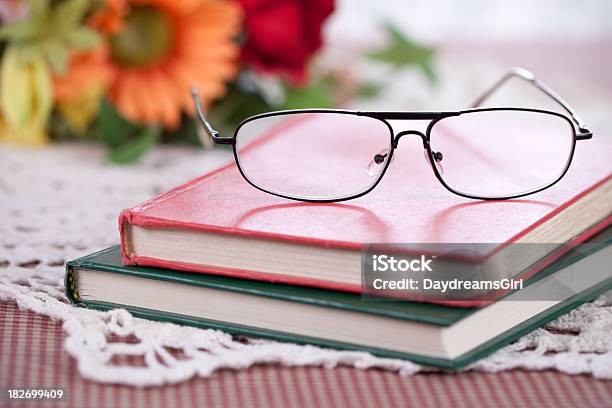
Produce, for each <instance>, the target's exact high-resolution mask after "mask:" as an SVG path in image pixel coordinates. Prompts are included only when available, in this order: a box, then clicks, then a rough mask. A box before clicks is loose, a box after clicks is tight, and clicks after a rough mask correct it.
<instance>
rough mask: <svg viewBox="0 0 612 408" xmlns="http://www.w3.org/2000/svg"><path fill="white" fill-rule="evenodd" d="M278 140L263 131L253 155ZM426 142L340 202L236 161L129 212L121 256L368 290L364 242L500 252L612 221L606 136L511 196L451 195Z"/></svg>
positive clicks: (566, 237)
mask: <svg viewBox="0 0 612 408" xmlns="http://www.w3.org/2000/svg"><path fill="white" fill-rule="evenodd" d="M278 140H279V138H278V137H271V138H264V139H262V140H261V141H259V142H258V143H257V144H255V145H253V146H251V147H250V149H251V152H253V151H255V150H256V149H262V148H264V147H266V146H267V145H268V144H269V143H277V141H278ZM487 148H489V149H494V148H495V147H494V144H493V145H492V146H491V147H489V146H488V147H487ZM422 149H423V147H422V143H421V141H420V140H419V139H418V138H413V139H410V138H403V139H402V140H401V146H399V148H398V149H397V150H396V153H395V154H394V161H393V162H392V163H391V164H390V166H389V168H388V170H387V172H386V173H385V176H384V178H383V179H382V180H381V182H380V183H379V184H378V185H377V186H376V188H375V189H374V190H372V191H371V192H369V193H368V194H366V195H364V196H361V197H359V198H356V199H354V200H350V201H346V202H342V203H332V204H316V203H315V204H313V203H303V202H294V201H290V200H287V199H284V198H280V197H276V196H273V195H270V194H266V193H264V192H262V191H259V190H257V189H255V188H254V187H252V186H251V185H249V184H248V183H247V181H245V180H244V179H243V177H242V176H241V174H240V172H239V170H238V168H237V166H236V164H235V163H234V162H232V163H230V164H228V165H226V166H223V167H221V168H218V169H216V170H214V171H212V172H210V173H207V174H205V175H203V176H201V177H198V178H196V179H194V180H191V181H189V182H187V183H185V184H183V185H181V186H178V187H176V188H173V189H171V190H170V191H167V192H165V193H162V194H160V195H158V196H156V197H154V198H152V199H150V200H147V201H146V202H144V203H142V204H140V205H137V206H135V207H133V208H130V209H126V210H124V211H123V212H122V213H121V215H120V218H119V228H120V232H121V246H122V254H123V261H124V263H125V264H126V265H142V266H156V267H161V268H169V269H175V270H183V271H190V272H202V273H208V274H216V275H226V276H234V277H240V278H247V279H255V280H264V281H268V282H281V283H287V284H296V285H306V286H314V287H321V288H328V289H334V290H342V291H349V292H359V291H360V290H361V249H362V247H363V245H364V244H367V243H378V244H385V243H407V244H417V245H418V244H423V243H483V244H494V246H493V248H492V249H491V250H494V249H495V246H499V247H502V246H504V245H508V244H511V243H520V244H523V243H526V244H529V243H562V244H566V243H570V244H576V243H579V242H581V241H583V240H585V239H587V238H588V237H589V236H592V235H593V234H595V233H597V232H598V231H600V230H602V229H603V228H605V227H606V226H608V225H610V223H611V220H612V217H611V215H610V214H611V212H612V177H611V165H610V152H611V151H612V143H611V141H610V140H608V139H607V138H604V137H594V138H593V139H592V140H588V141H584V142H581V143H578V144H577V145H576V151H575V154H574V158H573V161H572V165H571V167H570V168H569V171H568V172H567V174H566V175H565V176H564V177H563V178H562V179H561V180H560V181H559V182H558V183H556V184H555V185H553V186H552V187H550V188H549V189H547V190H544V191H541V192H540V193H537V194H534V195H532V196H529V197H525V198H523V199H514V200H506V201H476V200H470V199H466V198H463V197H460V196H457V195H454V194H452V193H451V192H449V191H448V190H446V189H445V188H444V187H443V186H442V185H441V184H440V183H439V182H438V180H437V179H436V177H435V176H434V173H433V171H432V168H431V167H430V164H429V163H428V162H427V161H426V160H424V159H423V157H422ZM486 153H487V154H488V155H490V156H491V157H494V156H495V151H489V150H487V152H486ZM291 154H293V155H299V154H301V152H299V151H293V152H291ZM258 157H259V156H258ZM548 159H549V158H547V157H542V158H541V160H543V161H545V160H548ZM262 160H265V159H262ZM334 165H336V164H334V163H329V166H334ZM469 165H470V162H469V159H466V166H469ZM364 171H365V168H364ZM307 176H308V175H304V177H307ZM338 182H339V183H340V182H342V181H341V180H339V181H338ZM569 246H571V245H569ZM490 248H491V247H490ZM527 266H529V265H525V267H527ZM535 272H537V268H531V270H530V273H531V274H533V273H535Z"/></svg>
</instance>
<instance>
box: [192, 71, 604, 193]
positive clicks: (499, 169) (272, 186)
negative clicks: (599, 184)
mask: <svg viewBox="0 0 612 408" xmlns="http://www.w3.org/2000/svg"><path fill="white" fill-rule="evenodd" d="M514 77H516V78H520V79H522V80H525V81H528V82H529V83H530V84H532V85H534V86H535V87H537V88H538V89H539V90H541V91H542V92H544V93H545V94H546V95H548V96H549V97H550V98H552V99H553V100H554V101H555V102H556V103H557V104H559V105H560V107H561V108H562V109H563V110H564V111H565V113H566V114H560V113H556V112H552V111H548V110H541V109H531V108H516V107H486V108H483V107H480V106H482V104H483V103H484V102H485V101H486V100H487V99H488V98H489V97H490V96H491V95H492V94H493V93H494V92H495V91H496V90H497V89H499V88H500V87H501V86H502V85H503V84H504V83H506V82H507V81H508V80H509V79H511V78H514ZM192 96H193V100H194V103H195V106H196V111H197V114H198V117H199V122H200V125H201V128H200V129H199V130H200V131H201V134H202V135H205V136H206V137H208V138H210V139H211V140H212V142H214V143H216V144H226V145H231V146H232V147H233V151H234V158H235V160H236V164H237V165H238V169H239V171H240V173H241V174H242V176H243V177H244V178H245V179H246V181H247V182H248V183H249V184H251V185H252V186H253V187H255V188H257V189H259V190H262V191H264V192H267V193H270V194H273V195H276V196H280V197H284V198H288V199H292V200H298V201H307V202H319V203H323V202H338V201H345V200H350V199H353V198H357V197H360V196H363V195H364V194H367V193H369V192H370V191H372V190H373V189H374V188H375V187H376V186H377V185H378V183H379V182H380V180H381V179H382V177H383V176H384V175H385V172H386V171H387V169H388V168H389V165H390V164H391V161H392V159H393V154H394V152H395V150H396V149H397V148H398V142H399V141H400V139H401V138H402V137H403V136H407V135H414V136H419V137H420V138H421V140H422V142H423V148H424V155H425V159H426V160H427V162H428V165H429V166H430V167H431V168H432V170H433V173H434V175H435V177H436V178H437V179H438V180H439V181H440V183H442V185H443V186H444V187H445V188H446V189H447V190H449V191H450V192H452V193H455V194H458V195H460V196H463V197H467V198H473V199H482V200H506V199H511V198H517V197H522V196H526V195H529V194H534V193H537V192H538V191H542V190H544V189H546V188H549V187H550V186H552V185H554V184H555V183H557V182H558V181H559V180H560V179H561V178H562V177H563V176H564V175H565V173H566V172H567V170H568V168H569V166H570V163H571V161H572V157H573V155H574V149H575V145H576V141H577V140H585V139H590V138H592V136H593V133H592V131H591V130H589V129H588V128H587V127H585V125H584V123H583V121H582V120H581V119H580V118H579V117H578V115H576V113H575V112H574V110H573V109H572V107H570V105H569V104H568V103H567V102H565V101H564V100H563V99H562V98H561V97H559V96H558V95H557V94H556V93H555V92H554V91H553V90H551V89H550V88H549V87H548V86H547V85H545V84H544V83H543V82H541V81H539V80H538V79H536V78H535V77H534V75H533V74H531V73H530V72H528V71H526V70H524V69H521V68H515V69H513V70H511V71H510V72H508V73H507V74H506V75H505V76H503V77H502V78H501V79H500V80H499V81H497V82H496V83H495V84H494V85H493V86H492V87H491V88H489V89H488V90H487V91H486V92H485V93H484V94H482V96H480V97H479V98H478V99H477V100H476V101H475V102H474V104H473V105H472V106H471V107H470V108H469V109H466V110H460V111H450V112H364V111H349V110H333V109H299V110H287V111H278V112H270V113H264V114H261V115H256V116H252V117H250V118H248V119H246V120H244V121H243V122H242V123H240V124H239V125H238V127H237V129H236V131H235V133H234V136H233V137H222V136H221V135H220V134H219V133H218V132H217V131H216V130H214V128H213V127H212V126H211V124H210V123H209V122H208V121H207V119H206V117H205V115H204V112H203V109H202V106H201V104H200V98H199V95H198V92H197V89H195V88H194V89H192ZM408 120H411V121H429V124H428V125H427V128H426V130H425V132H421V131H419V130H404V131H401V132H398V133H395V132H394V130H393V128H392V127H391V124H390V123H389V121H408Z"/></svg>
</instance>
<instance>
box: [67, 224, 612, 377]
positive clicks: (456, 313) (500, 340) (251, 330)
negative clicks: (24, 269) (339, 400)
mask: <svg viewBox="0 0 612 408" xmlns="http://www.w3.org/2000/svg"><path fill="white" fill-rule="evenodd" d="M606 235H610V234H609V232H607V233H606ZM598 241H599V242H602V241H603V242H602V244H601V245H599V246H598V247H596V249H591V250H590V251H587V252H585V251H580V250H579V249H576V250H573V251H570V252H569V253H567V254H566V255H564V256H563V257H561V258H560V259H558V260H557V261H556V262H555V263H554V264H552V265H550V266H549V267H548V268H546V269H545V270H543V271H541V272H540V273H539V274H538V275H536V277H534V278H532V279H531V280H530V281H529V282H528V283H531V282H532V281H537V280H539V279H542V278H543V277H545V276H548V275H550V274H553V273H555V272H556V271H558V270H560V269H562V268H564V267H566V266H568V265H570V264H571V263H573V262H576V261H577V260H579V259H581V258H583V257H584V256H587V255H588V254H589V253H591V252H594V251H595V250H597V249H600V248H602V247H603V246H605V245H608V244H609V243H610V240H609V238H608V237H606V238H605V239H604V240H602V239H601V235H600V238H599V240H598ZM590 248H593V247H590ZM76 269H88V270H95V271H100V272H107V273H117V274H123V275H130V276H135V277H139V278H143V279H154V280H159V281H167V282H173V283H179V284H185V285H193V286H198V287H203V288H210V289H216V290H221V291H233V292H240V293H243V294H248V295H252V296H264V297H268V298H275V299H280V300H285V301H291V302H301V303H306V304H312V305H317V306H324V307H330V308H339V309H344V310H350V311H354V312H358V313H367V314H373V315H379V316H384V317H391V318H394V319H403V320H410V321H417V322H421V323H425V324H431V325H436V326H450V325H453V324H454V323H456V322H459V321H460V320H462V319H464V318H466V317H467V316H469V315H470V314H472V313H474V312H476V311H477V310H478V309H477V308H457V307H449V306H443V305H436V304H428V303H418V302H407V301H376V300H365V299H362V298H361V296H360V295H356V294H351V293H343V292H335V291H329V290H323V289H317V288H309V287H299V286H291V285H282V284H273V283H267V282H259V281H250V280H242V279H235V278H228V277H223V276H213V275H205V274H201V273H185V272H177V271H172V270H166V269H159V268H146V267H132V266H124V265H122V263H121V255H120V249H119V246H114V247H111V248H108V249H105V250H103V251H100V252H97V253H94V254H91V255H88V256H85V257H83V258H79V259H76V260H74V261H71V262H68V264H67V265H66V295H67V297H68V299H69V300H70V301H71V302H73V303H75V304H77V305H80V306H85V307H90V308H94V309H100V310H109V309H112V308H115V307H123V308H126V309H128V310H129V311H130V312H132V313H133V314H134V315H135V316H139V317H143V318H147V319H152V320H160V321H170V322H174V323H178V324H186V325H192V326H197V327H202V328H214V329H220V330H224V331H227V332H230V333H234V334H241V335H247V336H252V337H263V338H271V339H276V340H280V341H289V342H294V343H301V344H306V343H307V344H316V345H320V346H324V347H332V348H338V349H351V350H361V351H368V352H371V353H373V354H375V355H379V356H384V357H391V358H402V359H408V360H412V361H415V362H418V363H422V364H429V365H437V366H442V367H446V368H451V369H457V368H461V367H464V366H466V365H468V364H470V363H472V362H474V361H475V360H477V359H479V358H481V357H483V356H485V355H487V354H489V353H491V352H493V351H495V350H497V349H498V348H500V347H502V346H504V345H506V344H508V343H510V342H512V341H514V340H515V339H517V338H518V337H520V336H521V335H523V334H525V333H528V332H529V331H531V330H533V329H535V328H537V327H539V326H541V325H543V324H544V323H546V322H547V321H550V320H552V319H554V318H555V317H557V316H559V315H560V314H562V313H565V312H567V311H569V310H571V309H573V308H575V307H577V306H578V305H579V304H581V303H583V302H585V301H588V300H591V299H593V298H594V297H595V296H597V295H598V294H599V293H601V292H603V291H605V290H607V289H609V288H612V278H610V279H607V280H605V281H604V282H602V283H600V284H598V285H597V286H595V287H592V288H590V289H589V290H587V291H585V292H582V293H579V294H578V295H575V296H573V297H572V298H570V299H568V300H566V301H563V302H561V303H559V304H558V305H556V306H554V307H552V308H550V309H548V310H546V311H545V312H544V313H542V314H540V315H537V316H535V317H534V318H532V319H529V320H527V321H525V322H523V323H522V324H520V325H519V326H515V327H513V328H511V329H510V330H508V331H506V332H505V333H503V334H502V335H500V336H498V337H496V338H494V339H492V340H490V341H487V342H486V343H485V344H483V345H481V346H479V347H478V348H476V349H474V350H472V351H470V352H469V353H467V354H465V355H462V356H461V357H460V358H458V359H454V360H445V359H439V358H432V357H429V356H421V355H416V354H415V355H413V354H407V353H401V352H396V351H390V350H385V349H378V348H373V347H363V346H359V345H354V344H350V343H342V342H337V341H331V340H324V339H319V338H311V337H305V336H302V335H294V334H292V333H284V332H277V331H270V330H266V329H262V328H257V327H247V326H242V325H237V324H232V323H227V322H220V321H213V320H207V319H203V318H199V317H193V316H185V315H177V314H172V313H167V312H163V311H157V310H151V309H142V308H138V307H132V306H129V305H116V304H110V303H105V302H94V301H84V300H83V299H81V297H80V296H79V293H78V282H76V277H75V276H76V275H75V273H74V271H75V270H76Z"/></svg>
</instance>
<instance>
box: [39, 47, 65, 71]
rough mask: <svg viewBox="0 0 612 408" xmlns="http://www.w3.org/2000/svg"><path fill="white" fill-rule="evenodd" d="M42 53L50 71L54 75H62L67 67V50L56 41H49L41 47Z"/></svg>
mask: <svg viewBox="0 0 612 408" xmlns="http://www.w3.org/2000/svg"><path fill="white" fill-rule="evenodd" d="M43 53H44V55H45V57H47V60H48V61H49V65H51V69H52V70H53V72H55V73H56V74H59V75H62V74H64V72H66V68H67V67H68V49H67V48H66V47H65V46H63V45H62V44H60V43H59V42H57V41H54V40H49V41H47V42H46V43H44V45H43Z"/></svg>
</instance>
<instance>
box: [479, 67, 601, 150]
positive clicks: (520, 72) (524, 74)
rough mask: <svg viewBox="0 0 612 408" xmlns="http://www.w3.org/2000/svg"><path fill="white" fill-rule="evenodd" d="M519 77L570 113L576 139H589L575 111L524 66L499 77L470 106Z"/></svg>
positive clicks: (589, 135) (588, 131)
mask: <svg viewBox="0 0 612 408" xmlns="http://www.w3.org/2000/svg"><path fill="white" fill-rule="evenodd" d="M515 77H516V78H520V79H523V80H525V81H528V82H529V83H531V84H533V85H534V86H536V87H537V88H538V89H540V90H541V91H542V92H544V93H545V94H546V95H548V96H549V97H551V98H552V99H553V100H554V101H555V102H557V103H558V104H559V105H560V106H561V107H562V108H563V109H564V110H565V111H566V112H567V113H569V114H570V116H571V117H572V120H573V121H574V123H575V124H576V126H577V127H578V132H576V139H578V140H580V139H590V138H592V137H593V132H592V131H591V130H590V129H589V128H587V127H586V126H585V124H584V121H583V120H582V119H581V118H580V117H579V116H578V114H576V111H575V110H574V109H573V108H572V107H571V106H570V105H569V104H568V103H567V102H566V101H565V100H564V99H563V98H561V97H560V96H559V95H558V94H557V93H556V92H555V91H553V90H552V89H551V88H550V87H549V86H548V85H546V84H545V83H544V82H542V81H540V80H539V79H537V78H536V77H535V75H533V74H532V73H531V72H529V71H527V70H526V69H524V68H513V69H512V70H510V71H509V72H508V73H507V74H506V75H504V76H503V77H501V78H500V79H499V80H498V81H497V82H496V83H494V84H493V86H492V87H491V88H489V89H488V90H487V91H486V92H484V93H483V94H482V95H481V96H480V97H479V98H478V99H476V100H475V101H474V103H472V105H471V108H476V107H478V106H480V105H481V104H482V103H483V102H484V101H485V100H486V99H487V98H489V97H490V96H491V95H492V94H493V93H495V91H497V90H498V89H499V88H500V87H501V86H502V85H503V84H505V83H506V82H507V81H508V80H510V79H511V78H515Z"/></svg>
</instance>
